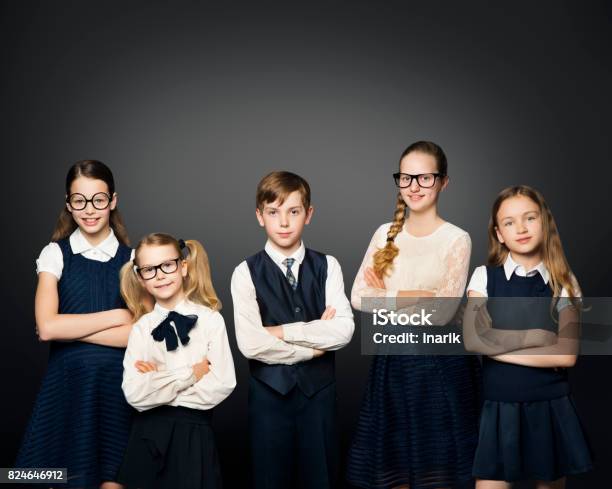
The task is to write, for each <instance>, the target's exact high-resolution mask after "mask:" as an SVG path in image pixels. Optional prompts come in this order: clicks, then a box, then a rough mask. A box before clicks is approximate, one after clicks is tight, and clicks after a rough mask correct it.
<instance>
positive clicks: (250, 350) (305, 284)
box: [232, 242, 354, 489]
mask: <svg viewBox="0 0 612 489" xmlns="http://www.w3.org/2000/svg"><path fill="white" fill-rule="evenodd" d="M287 259H288V261H287ZM232 298H233V301H234V320H235V325H236V339H237V341H238V347H239V348H240V351H241V352H242V353H243V354H244V355H245V356H246V357H247V358H249V368H250V372H251V378H250V382H249V430H250V437H251V456H252V463H253V479H254V487H255V488H257V489H262V488H265V489H273V488H287V487H304V488H317V489H325V488H329V487H334V484H335V482H336V479H337V472H338V440H337V425H336V383H335V373H334V351H335V350H338V349H340V348H342V347H343V346H345V345H346V344H347V343H348V342H349V341H350V339H351V337H352V334H353V331H354V322H353V314H352V311H351V307H350V303H349V301H348V299H347V297H346V295H345V293H344V282H343V279H342V271H341V269H340V265H339V264H338V262H337V261H336V259H335V258H333V257H331V256H328V255H324V254H322V253H319V252H316V251H313V250H310V249H307V248H305V246H304V244H303V243H302V244H301V245H300V247H299V249H298V250H297V251H296V252H295V253H293V255H291V256H290V257H286V256H284V255H282V254H281V253H280V252H278V251H277V250H275V249H274V248H273V247H272V245H271V244H270V242H268V243H267V244H266V246H265V249H264V250H262V251H260V252H259V253H257V254H255V255H253V256H251V257H249V258H247V259H246V260H245V261H244V262H242V263H241V264H240V265H239V266H238V267H237V268H236V270H235V271H234V274H233V276H232ZM328 305H331V306H332V307H334V308H335V309H336V315H335V317H334V318H333V319H331V320H321V319H320V318H321V315H322V314H323V312H324V310H325V308H326V306H328ZM278 325H282V327H283V334H284V340H280V339H278V338H276V337H274V336H272V335H271V334H269V333H268V332H266V331H265V328H266V327H268V326H278ZM313 349H319V350H325V353H324V354H323V355H322V356H319V357H315V358H313Z"/></svg>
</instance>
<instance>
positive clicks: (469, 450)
mask: <svg viewBox="0 0 612 489" xmlns="http://www.w3.org/2000/svg"><path fill="white" fill-rule="evenodd" d="M480 381H481V379H480V363H479V361H478V359H477V358H476V357H475V356H425V355H422V356H416V355H415V356H411V355H386V356H385V355H379V356H376V357H374V359H373V361H372V364H371V366H370V372H369V378H368V384H367V387H366V393H365V397H364V400H363V403H362V406H361V411H360V414H359V421H358V425H357V431H356V433H355V436H354V439H353V442H352V445H351V447H350V451H349V459H348V470H347V480H348V482H349V483H351V484H352V485H354V486H358V487H365V488H377V489H383V488H384V489H387V488H389V489H390V488H393V487H396V486H399V485H403V484H408V485H409V486H410V489H436V488H448V489H450V488H453V489H456V488H471V487H473V486H474V480H473V477H472V463H473V458H474V451H475V449H476V443H477V440H478V416H479V412H480V405H481V403H480Z"/></svg>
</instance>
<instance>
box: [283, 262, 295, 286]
mask: <svg viewBox="0 0 612 489" xmlns="http://www.w3.org/2000/svg"><path fill="white" fill-rule="evenodd" d="M294 263H295V258H285V259H284V260H283V265H285V266H286V267H287V275H286V277H287V281H288V282H289V285H291V288H292V289H293V290H295V289H297V280H296V279H295V275H293V272H292V271H291V267H292V266H293V264H294Z"/></svg>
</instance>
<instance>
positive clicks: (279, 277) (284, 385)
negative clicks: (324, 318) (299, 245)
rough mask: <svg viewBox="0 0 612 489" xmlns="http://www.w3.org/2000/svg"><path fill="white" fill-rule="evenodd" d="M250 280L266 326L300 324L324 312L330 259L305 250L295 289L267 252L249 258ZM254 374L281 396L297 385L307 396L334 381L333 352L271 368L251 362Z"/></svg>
mask: <svg viewBox="0 0 612 489" xmlns="http://www.w3.org/2000/svg"><path fill="white" fill-rule="evenodd" d="M246 262H247V265H248V267H249V271H250V273H251V279H252V280H253V284H254V285H255V292H256V297H257V304H258V305H259V312H260V315H261V321H262V324H263V325H264V326H278V325H281V324H287V323H294V322H298V321H305V322H308V321H313V320H316V319H320V318H321V315H322V314H323V311H325V282H326V280H327V258H326V256H325V255H324V254H322V253H319V252H317V251H313V250H310V249H306V254H305V256H304V260H303V261H302V264H301V265H300V270H299V274H298V285H297V288H296V290H293V288H292V287H291V285H290V284H289V281H288V280H287V277H286V276H285V275H284V274H283V272H282V270H281V269H280V268H279V267H278V265H276V263H274V261H273V260H272V258H270V256H269V255H268V254H267V253H266V252H265V251H263V250H262V251H260V252H259V253H257V254H255V255H253V256H251V257H249V258H247V260H246ZM249 366H250V370H251V375H253V377H255V378H256V379H258V380H260V381H261V382H263V383H265V384H267V385H268V386H270V387H271V388H273V389H274V390H276V391H277V392H279V393H280V394H283V395H284V394H287V393H288V392H289V391H291V389H293V387H294V386H296V385H297V386H298V387H299V389H300V390H301V391H302V392H303V393H304V394H305V395H306V396H308V397H311V396H312V395H313V394H315V393H316V392H318V391H319V390H321V389H322V388H323V387H325V386H326V385H329V384H330V383H332V382H333V381H334V378H335V377H334V352H331V351H328V352H325V354H323V355H322V356H320V357H317V358H313V359H312V360H309V361H306V362H300V363H297V364H295V365H281V364H276V365H268V364H265V363H263V362H260V361H257V360H250V361H249Z"/></svg>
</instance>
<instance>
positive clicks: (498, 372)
mask: <svg viewBox="0 0 612 489" xmlns="http://www.w3.org/2000/svg"><path fill="white" fill-rule="evenodd" d="M467 289H468V296H469V297H472V298H473V297H488V298H492V297H516V298H521V297H529V298H533V297H535V298H542V302H543V304H544V305H546V304H550V305H551V306H553V307H552V311H548V310H546V311H545V314H544V315H543V316H542V315H540V316H538V317H539V318H540V317H542V318H543V321H548V323H549V325H550V326H554V328H552V329H554V330H555V331H556V333H555V334H556V337H555V341H554V343H552V344H551V343H548V345H549V346H532V347H528V348H521V349H514V351H511V352H509V353H500V354H495V353H487V355H490V356H483V380H484V382H483V384H484V390H483V394H484V396H483V397H484V405H483V411H482V416H481V421H480V436H479V441H478V449H477V451H476V456H475V461H474V475H475V476H476V477H477V478H478V481H477V485H476V487H477V488H478V489H508V488H509V487H510V483H511V482H514V481H519V480H536V481H537V487H538V489H553V488H554V489H561V488H563V487H565V476H566V475H568V474H575V473H579V472H585V471H587V470H589V469H590V468H591V456H590V451H589V448H588V445H587V442H586V439H585V436H584V434H583V431H582V428H581V425H580V422H579V420H578V416H577V414H576V410H575V408H574V404H573V401H572V399H571V395H570V389H569V383H568V378H567V368H569V367H571V366H573V365H574V363H575V362H576V355H577V353H578V329H577V325H578V323H579V316H578V314H579V310H580V308H581V304H580V299H579V298H580V295H581V293H580V288H579V286H578V282H577V281H576V278H575V277H574V275H573V274H572V271H571V269H570V267H569V265H568V263H567V259H566V258H565V253H564V252H563V247H562V246H561V239H560V236H559V231H558V229H557V225H556V223H555V219H554V217H553V215H552V212H551V210H550V208H549V207H548V205H547V204H546V202H545V201H544V198H543V197H542V195H541V194H540V193H539V192H538V191H537V190H535V189H533V188H531V187H528V186H526V185H519V186H514V187H508V188H506V189H504V190H503V191H502V192H501V193H500V194H499V195H498V197H497V199H496V200H495V203H494V204H493V209H492V212H491V217H490V220H489V258H488V263H487V265H486V266H481V267H478V268H476V270H475V271H474V274H473V275H472V279H471V280H470V283H469V285H468V287H467ZM519 300H520V299H519ZM474 301H475V300H474ZM514 304H516V303H514ZM502 305H503V306H504V309H507V308H512V307H513V304H508V303H506V302H505V303H504V304H502ZM467 309H468V310H469V309H470V305H469V304H468V308H467ZM488 309H489V312H490V316H491V317H490V319H489V321H490V322H491V321H492V324H493V325H494V324H495V322H496V320H497V319H498V318H499V319H501V316H500V314H502V315H503V316H507V313H501V312H496V311H501V306H495V304H494V305H489V307H488ZM546 309H549V308H548V307H546ZM549 312H553V313H554V314H553V316H550V314H549ZM535 313H536V311H535V310H534V309H530V314H529V317H528V318H526V319H531V317H532V316H533V315H534V314H535ZM555 322H556V325H555V324H554V323H555ZM519 326H520V325H519ZM538 326H539V327H540V328H541V329H543V330H545V329H546V326H547V325H546V324H542V320H538ZM471 349H472V350H474V351H485V350H484V348H480V347H479V345H478V344H477V341H474V340H473V344H472V346H471ZM488 349H490V347H488Z"/></svg>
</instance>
